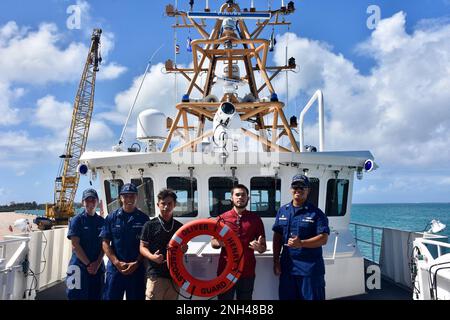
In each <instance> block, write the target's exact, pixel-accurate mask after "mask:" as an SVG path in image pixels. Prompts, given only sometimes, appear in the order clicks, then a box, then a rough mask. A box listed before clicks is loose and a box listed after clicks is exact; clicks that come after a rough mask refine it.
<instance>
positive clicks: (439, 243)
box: [420, 238, 450, 257]
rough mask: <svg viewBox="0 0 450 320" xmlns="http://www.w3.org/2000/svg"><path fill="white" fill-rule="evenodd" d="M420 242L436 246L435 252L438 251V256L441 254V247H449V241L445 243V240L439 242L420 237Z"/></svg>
mask: <svg viewBox="0 0 450 320" xmlns="http://www.w3.org/2000/svg"><path fill="white" fill-rule="evenodd" d="M420 242H422V243H424V244H431V245H434V246H436V247H437V251H438V252H437V253H438V257H440V256H442V250H441V247H444V248H448V249H450V243H445V242H440V241H436V240H429V239H424V238H421V239H420Z"/></svg>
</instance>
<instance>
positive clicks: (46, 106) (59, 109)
mask: <svg viewBox="0 0 450 320" xmlns="http://www.w3.org/2000/svg"><path fill="white" fill-rule="evenodd" d="M71 118H72V105H71V104H70V103H69V102H59V101H56V99H55V97H53V96H45V97H43V98H41V99H39V100H38V101H37V109H36V123H35V124H37V125H39V126H41V127H44V128H48V129H51V130H54V131H59V130H63V129H64V128H66V129H67V128H68V127H69V125H70V120H71Z"/></svg>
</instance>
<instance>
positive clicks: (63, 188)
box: [45, 29, 102, 225]
mask: <svg viewBox="0 0 450 320" xmlns="http://www.w3.org/2000/svg"><path fill="white" fill-rule="evenodd" d="M101 34H102V30H101V29H94V31H93V32H92V37H91V46H90V48H89V53H88V56H87V59H86V63H85V66H84V70H83V74H82V76H81V80H80V84H79V86H78V91H77V95H76V97H75V102H74V106H73V114H72V122H71V125H70V130H69V137H68V139H67V142H66V147H65V153H64V154H63V155H61V156H60V158H61V166H60V168H59V170H58V175H57V177H56V180H55V192H54V203H52V204H47V205H46V208H45V213H46V217H47V218H49V219H51V220H52V222H53V223H54V224H57V225H61V224H62V225H66V224H67V223H68V221H69V218H70V217H72V216H73V215H74V212H75V210H74V199H75V194H76V192H77V188H78V182H79V180H80V174H79V172H78V170H77V167H78V164H79V160H80V157H81V154H82V153H83V152H84V150H85V148H86V142H87V138H88V133H89V126H90V123H91V118H92V111H93V109H94V92H95V79H96V73H97V71H99V64H100V63H101V61H102V58H101V54H100V36H101Z"/></svg>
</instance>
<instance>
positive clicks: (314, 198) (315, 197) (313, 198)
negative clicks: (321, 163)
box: [307, 178, 320, 207]
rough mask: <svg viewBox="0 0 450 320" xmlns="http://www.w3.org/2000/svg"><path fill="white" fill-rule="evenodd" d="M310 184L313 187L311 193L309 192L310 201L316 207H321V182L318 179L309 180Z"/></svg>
mask: <svg viewBox="0 0 450 320" xmlns="http://www.w3.org/2000/svg"><path fill="white" fill-rule="evenodd" d="M309 184H310V185H311V191H309V195H308V199H307V200H308V201H309V202H311V203H312V204H313V205H314V206H316V207H319V186H320V181H319V179H318V178H309Z"/></svg>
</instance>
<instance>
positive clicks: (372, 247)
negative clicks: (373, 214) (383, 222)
mask: <svg viewBox="0 0 450 320" xmlns="http://www.w3.org/2000/svg"><path fill="white" fill-rule="evenodd" d="M350 224H352V225H353V226H354V227H355V228H354V230H355V232H354V233H355V237H354V239H355V242H356V245H358V241H360V242H364V243H367V244H369V245H370V246H371V250H372V261H373V262H375V247H380V248H381V244H378V243H376V242H375V234H374V230H375V229H377V230H381V231H383V228H382V227H376V226H371V225H368V224H364V223H355V222H350ZM358 227H364V228H370V239H371V240H370V241H367V240H364V239H361V238H358Z"/></svg>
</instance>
